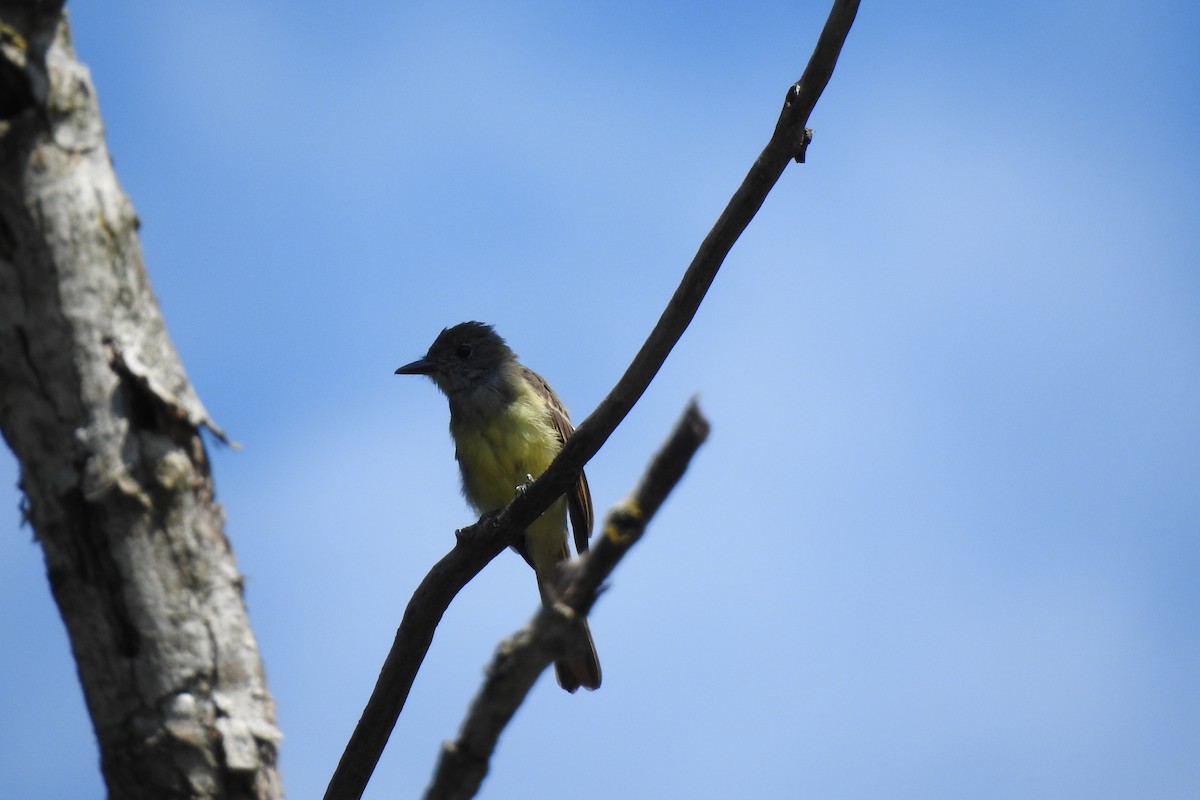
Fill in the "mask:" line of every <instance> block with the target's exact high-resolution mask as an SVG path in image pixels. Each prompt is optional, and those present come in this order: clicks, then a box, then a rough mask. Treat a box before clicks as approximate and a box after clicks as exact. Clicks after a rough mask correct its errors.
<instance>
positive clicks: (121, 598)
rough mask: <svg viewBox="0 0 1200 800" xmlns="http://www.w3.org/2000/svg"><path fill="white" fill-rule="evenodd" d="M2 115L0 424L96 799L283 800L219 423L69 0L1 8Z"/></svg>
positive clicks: (12, 1) (1, 4)
mask: <svg viewBox="0 0 1200 800" xmlns="http://www.w3.org/2000/svg"><path fill="white" fill-rule="evenodd" d="M0 116H2V117H4V118H5V120H4V121H0V431H2V432H3V435H4V438H5V439H6V440H7V442H8V444H9V446H10V447H11V448H12V449H13V451H14V452H15V453H16V456H17V458H18V460H19V462H20V465H21V488H22V490H23V492H24V495H25V502H24V509H23V510H24V513H25V516H26V519H27V520H28V522H29V524H30V525H31V526H32V527H33V530H34V532H35V534H36V537H37V540H38V541H39V542H40V544H41V546H42V549H43V552H44V554H45V560H46V569H47V573H48V576H49V580H50V586H51V589H52V591H53V594H54V598H55V601H56V602H57V604H58V608H59V610H60V612H61V614H62V617H63V621H64V622H65V624H66V627H67V631H68V634H69V637H70V641H71V647H72V651H73V653H74V656H75V660H76V664H77V667H78V670H79V677H80V681H81V683H82V686H83V691H84V696H85V699H86V702H87V707H88V710H89V713H90V714H91V718H92V722H93V725H94V727H95V732H96V737H97V739H98V741H99V745H100V755H101V765H102V769H103V772H104V778H105V781H106V783H107V786H108V789H109V796H110V797H112V798H143V797H145V798H233V797H238V798H243V797H244V798H275V797H280V796H281V795H282V789H281V784H280V781H279V776H278V771H277V768H276V750H277V745H278V741H279V732H278V729H277V728H276V725H275V708H274V703H273V700H272V698H271V696H270V694H269V692H268V690H267V686H266V681H265V678H264V675H263V669H262V664H261V661H260V659H259V655H258V650H257V646H256V644H255V641H254V637H253V634H252V632H251V629H250V625H249V621H248V619H247V616H246V610H245V606H244V603H243V600H242V581H241V576H240V575H239V574H238V571H237V568H236V565H235V563H234V558H233V553H232V550H231V548H230V545H229V542H228V540H227V539H226V538H225V533H224V518H223V512H222V510H221V507H220V506H219V505H218V504H217V503H216V502H215V499H214V493H213V479H212V474H211V471H210V465H209V461H208V455H207V452H206V449H205V445H204V442H203V440H202V438H201V429H203V428H208V429H209V430H210V431H211V432H213V433H214V434H215V435H216V436H217V437H219V438H223V434H221V432H220V430H219V429H218V428H217V427H216V425H215V424H213V422H212V420H211V419H209V416H208V413H207V412H206V411H205V409H204V407H203V405H202V404H201V403H200V400H199V398H198V397H197V396H196V393H195V391H194V390H193V388H192V386H191V384H190V383H189V382H188V379H187V376H186V374H185V373H184V370H183V367H182V365H181V363H180V361H179V357H178V355H177V353H176V352H175V348H174V346H173V345H172V343H171V341H170V339H169V338H168V336H167V331H166V327H165V325H164V323H163V319H162V316H161V314H160V312H159V310H158V305H157V302H156V301H155V298H154V295H153V293H152V291H151V289H150V284H149V281H148V279H147V276H146V273H145V269H144V267H143V264H142V257H141V250H140V246H139V243H138V238H137V233H136V231H137V225H138V221H137V217H136V215H135V214H134V211H133V208H132V206H131V204H130V202H129V199H128V198H127V197H126V196H125V194H124V193H123V192H122V191H121V189H120V187H119V185H118V184H117V180H116V176H115V175H114V174H113V171H112V166H111V163H110V160H109V156H108V151H107V149H106V147H105V143H104V138H103V126H102V123H101V120H100V116H99V109H98V106H97V103H96V95H95V91H94V89H93V86H92V83H91V79H90V76H89V74H88V71H87V68H86V67H84V66H83V65H82V64H80V63H79V61H78V60H76V58H75V53H74V50H73V48H72V46H71V42H70V35H69V31H68V28H67V23H66V18H65V16H64V15H63V13H62V10H61V2H55V1H52V2H47V0H24V2H17V1H16V0H0ZM0 691H15V688H14V687H8V688H7V689H4V690H0Z"/></svg>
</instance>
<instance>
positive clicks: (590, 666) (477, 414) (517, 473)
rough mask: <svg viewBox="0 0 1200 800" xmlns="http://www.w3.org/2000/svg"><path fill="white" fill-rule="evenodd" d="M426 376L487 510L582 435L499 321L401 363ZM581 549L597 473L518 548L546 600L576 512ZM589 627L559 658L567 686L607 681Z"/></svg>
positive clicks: (445, 338) (446, 335)
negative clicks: (445, 404) (443, 401)
mask: <svg viewBox="0 0 1200 800" xmlns="http://www.w3.org/2000/svg"><path fill="white" fill-rule="evenodd" d="M396 374H397V375H425V376H427V377H428V378H430V379H431V380H432V381H433V383H434V384H435V385H436V386H437V387H438V389H440V390H441V391H442V393H443V394H444V395H446V398H447V400H448V401H449V404H450V436H451V438H452V439H453V440H454V448H455V450H454V457H455V459H456V460H457V461H458V467H459V472H460V473H461V476H462V491H463V495H464V496H465V497H466V499H467V501H468V502H469V503H470V504H471V506H473V507H474V509H475V510H476V511H477V512H479V513H480V514H484V513H487V512H490V511H498V510H500V509H502V508H504V507H505V506H507V505H508V504H509V503H510V502H512V499H513V498H514V497H515V496H516V494H517V492H518V491H520V490H521V489H522V487H524V486H525V485H526V484H527V483H528V482H529V481H531V480H532V479H533V478H536V477H538V476H539V475H541V474H542V472H544V471H545V469H546V468H547V467H548V466H550V462H551V461H553V460H554V457H555V456H556V455H557V454H558V451H559V450H560V449H562V446H563V443H564V442H566V440H567V438H568V437H570V435H571V434H572V433H574V432H575V427H574V426H573V425H572V424H571V420H570V417H568V416H567V409H566V407H565V406H564V405H563V403H562V401H561V400H560V399H559V398H558V395H557V394H555V392H554V390H553V389H552V388H550V384H549V383H547V382H546V379H545V378H543V377H542V376H541V375H539V374H537V373H536V372H534V371H533V370H531V369H530V368H529V367H526V366H525V365H524V364H522V363H521V362H520V361H518V360H517V356H516V354H515V353H514V352H513V351H512V349H511V348H510V347H509V346H508V343H507V342H505V340H504V339H503V338H502V337H501V336H500V335H499V334H498V333H496V331H495V328H493V327H492V326H491V325H487V324H484V323H482V322H463V323H460V324H458V325H454V326H452V327H449V328H445V329H443V330H442V332H441V333H440V334H438V336H437V338H436V339H434V341H433V344H432V345H430V347H429V350H428V351H427V352H426V353H425V355H424V356H422V357H421V358H418V359H417V360H416V361H413V362H411V363H408V364H405V365H404V366H402V367H400V368H399V369H397V370H396ZM568 513H569V516H570V519H571V529H572V531H573V533H574V542H575V550H576V552H577V553H579V554H583V553H584V552H586V551H587V548H588V538H589V537H590V536H591V532H592V522H593V511H592V496H591V491H590V490H589V488H588V482H587V477H586V476H585V475H584V474H583V472H582V471H581V472H580V473H579V479H578V480H577V481H576V482H575V484H574V485H573V486H572V487H571V489H570V490H569V491H568V492H567V494H566V495H565V496H564V497H560V498H559V499H558V500H556V501H555V502H554V504H553V505H551V506H550V508H549V509H548V510H547V511H546V512H545V513H543V514H542V515H541V516H540V517H539V518H538V519H536V520H534V521H533V522H532V523H531V524H530V525H529V527H528V528H526V529H525V533H524V536H523V537H522V538H521V539H520V540H518V542H517V544H515V545H513V549H514V550H516V551H517V552H518V553H520V554H521V556H522V557H524V559H525V560H526V562H528V563H529V565H530V566H531V567H533V570H534V573H535V575H536V576H537V584H538V591H539V594H540V596H541V599H542V602H543V603H545V604H547V605H550V604H552V603H553V602H554V599H555V588H554V587H555V574H554V573H555V568H556V567H557V566H558V564H559V563H560V562H562V561H565V560H566V559H568V558H570V552H569V549H568V546H567V517H568ZM581 622H582V625H581V626H580V628H581V630H582V632H583V636H584V637H585V639H586V641H585V642H582V643H580V644H582V645H585V646H581V647H577V648H574V651H573V652H574V654H573V655H572V656H571V657H568V658H563V659H560V660H558V661H556V662H555V664H554V672H555V677H556V678H557V679H558V684H559V685H560V686H561V687H562V688H563V689H565V690H566V691H568V692H571V693H574V692H575V691H577V690H578V689H579V687H580V686H582V687H584V688H586V689H589V690H594V689H598V688H599V687H600V677H601V675H600V660H599V658H598V657H597V655H596V645H595V643H594V642H593V640H592V634H591V630H590V628H589V627H588V624H587V619H586V618H581Z"/></svg>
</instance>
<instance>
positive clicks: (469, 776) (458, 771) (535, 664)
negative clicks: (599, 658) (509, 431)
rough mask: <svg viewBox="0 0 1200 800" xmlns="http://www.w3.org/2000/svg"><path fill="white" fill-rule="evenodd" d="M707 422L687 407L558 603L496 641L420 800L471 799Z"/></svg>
mask: <svg viewBox="0 0 1200 800" xmlns="http://www.w3.org/2000/svg"><path fill="white" fill-rule="evenodd" d="M708 430H709V425H708V420H706V419H705V418H704V415H703V414H701V413H700V410H699V409H698V408H697V407H696V404H695V402H694V401H693V402H692V403H689V404H688V407H687V409H686V410H685V411H684V413H683V416H682V417H681V418H680V420H679V423H678V424H677V425H676V427H675V430H674V431H673V432H672V433H671V436H670V438H669V439H668V440H667V442H666V444H664V446H663V448H662V449H661V450H660V451H659V452H658V453H657V454H656V455H655V456H654V459H653V460H652V461H651V462H650V466H649V468H648V469H647V470H646V474H645V476H643V478H642V480H641V482H640V483H639V484H638V486H637V488H636V489H634V491H633V493H632V494H631V495H630V496H629V497H627V498H626V499H625V500H623V501H621V503H619V504H618V505H616V506H615V507H614V508H613V509H612V510H610V511H609V512H608V518H607V519H606V520H605V523H604V528H603V532H602V535H601V536H600V537H599V539H598V540H597V541H596V544H595V545H594V546H593V547H592V549H591V550H589V551H588V552H586V553H585V554H584V555H582V556H580V557H579V558H576V559H573V560H572V561H570V562H568V564H567V565H565V567H564V580H563V581H562V582H561V589H562V598H563V599H562V602H561V603H559V604H556V605H555V606H554V607H553V608H548V607H545V606H543V607H542V608H541V609H540V610H539V611H538V613H537V614H536V615H535V616H534V618H533V619H532V620H531V621H530V622H529V624H528V625H526V626H525V627H524V628H522V629H521V630H520V631H517V633H515V634H513V635H512V636H511V637H510V638H508V639H506V640H505V641H504V642H501V644H500V647H499V648H498V649H497V651H496V656H495V658H494V659H493V660H492V663H491V665H490V666H489V667H488V670H487V679H486V681H485V682H484V684H483V687H482V688H481V689H480V691H479V694H478V695H476V697H475V699H474V701H472V703H471V708H470V711H469V712H468V714H467V718H466V720H464V722H463V725H462V729H461V730H460V731H459V734H458V739H457V740H455V741H453V742H446V743H445V744H443V745H442V754H441V758H440V759H439V761H438V766H437V769H436V770H435V771H434V778H433V782H432V783H431V784H430V786H429V788H428V789H427V790H426V792H425V798H426V800H464V798H469V797H474V796H475V793H476V792H477V791H478V790H479V786H480V785H481V784H482V783H483V779H484V777H485V776H486V775H487V770H488V762H489V761H490V760H491V756H492V753H493V752H494V751H495V748H496V742H497V741H498V740H499V738H500V733H501V732H502V731H503V730H504V728H505V727H506V726H507V725H508V722H509V720H511V719H512V717H513V714H515V713H516V710H517V708H518V707H519V706H520V705H521V703H522V702H524V700H525V696H526V695H527V694H528V693H529V690H530V689H531V688H533V684H534V682H535V681H536V680H537V678H538V676H539V675H540V674H541V673H542V672H543V670H545V669H546V667H547V666H548V665H549V664H550V663H551V662H552V661H554V659H555V658H561V657H562V656H563V655H564V654H565V651H566V649H567V648H569V647H570V646H571V645H572V643H578V642H579V641H580V637H579V635H578V631H576V630H575V628H576V626H577V625H578V620H579V619H581V618H582V617H583V616H585V615H586V614H587V612H588V610H589V609H590V608H591V607H592V604H593V603H595V601H596V597H597V595H598V593H599V591H600V586H601V584H603V582H604V581H605V580H606V579H607V578H608V576H609V575H610V574H611V573H612V571H613V569H615V568H616V566H617V563H618V562H619V561H620V560H621V558H622V557H623V556H624V555H625V554H626V553H627V552H629V548H631V547H632V546H633V545H635V544H636V543H637V542H638V541H639V540H640V539H641V537H642V534H643V533H644V532H645V530H646V526H647V525H648V524H649V523H650V520H651V519H652V518H653V517H654V514H655V513H656V512H657V511H658V508H659V506H661V505H662V502H663V500H665V499H666V497H667V495H668V494H670V492H671V490H672V489H674V488H675V486H676V484H678V483H679V479H680V478H682V477H683V473H684V471H685V470H686V469H687V466H688V463H689V462H690V461H691V458H692V456H693V455H695V453H696V451H697V450H698V449H699V448H700V445H701V444H703V443H704V440H705V439H706V438H707V437H708Z"/></svg>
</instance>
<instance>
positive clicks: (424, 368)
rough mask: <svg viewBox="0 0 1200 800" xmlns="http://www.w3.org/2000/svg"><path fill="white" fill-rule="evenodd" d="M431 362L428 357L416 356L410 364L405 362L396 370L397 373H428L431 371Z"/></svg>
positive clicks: (432, 367)
mask: <svg viewBox="0 0 1200 800" xmlns="http://www.w3.org/2000/svg"><path fill="white" fill-rule="evenodd" d="M433 369H434V366H433V362H432V361H430V360H429V359H428V358H418V359H417V360H416V361H414V362H412V363H411V364H405V365H404V366H403V367H401V368H400V369H398V370H396V374H397V375H428V374H430V373H431V372H433Z"/></svg>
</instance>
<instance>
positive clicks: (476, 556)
mask: <svg viewBox="0 0 1200 800" xmlns="http://www.w3.org/2000/svg"><path fill="white" fill-rule="evenodd" d="M857 11H858V2H857V0H836V2H835V3H834V6H833V10H832V11H831V12H830V15H829V19H828V20H827V21H826V23H825V28H824V29H823V30H822V32H821V37H820V39H819V40H818V42H817V46H816V49H815V50H814V52H813V55H812V58H810V59H809V62H808V66H807V67H806V68H805V70H804V75H803V76H802V77H801V78H800V80H799V81H797V82H796V83H795V84H793V85H792V86H791V87H790V88H789V89H788V92H787V96H786V98H785V100H784V105H783V110H782V112H781V113H780V116H779V121H778V123H777V124H776V126H775V132H774V134H773V135H772V136H771V139H770V141H769V142H768V143H767V146H766V147H765V148H764V149H763V151H762V153H761V154H760V155H759V157H758V159H757V160H756V161H755V162H754V165H753V166H752V167H751V168H750V171H749V173H747V175H746V177H745V179H743V181H742V184H741V186H739V187H738V190H737V191H736V192H735V193H734V195H733V197H732V198H731V199H730V201H729V204H728V205H727V206H726V207H725V210H724V211H723V212H722V213H721V216H720V217H719V218H718V219H717V222H716V224H715V225H714V226H713V228H712V230H711V231H709V233H708V235H707V236H706V237H705V238H704V241H703V242H702V243H701V245H700V249H699V250H698V251H697V252H696V255H695V257H694V258H693V259H692V263H691V265H690V266H689V267H688V269H687V271H686V272H685V273H684V276H683V279H682V281H681V282H680V284H679V287H678V288H677V289H676V290H675V294H674V295H673V296H672V297H671V300H670V302H669V303H668V304H667V307H666V309H665V310H664V311H663V313H662V316H661V317H660V318H659V320H658V323H657V324H656V325H655V326H654V330H653V331H652V332H651V333H650V336H649V338H647V340H646V342H645V344H643V345H642V348H641V349H640V350H639V351H638V353H637V355H636V356H635V357H634V359H633V361H632V362H631V363H630V365H629V367H628V369H626V370H625V374H624V375H622V376H621V379H620V380H619V381H618V382H617V384H616V385H615V386H614V387H613V389H612V391H610V392H609V393H608V396H607V397H605V398H604V400H603V401H601V403H600V405H598V406H597V407H596V410H595V411H593V412H592V413H591V414H590V415H589V416H588V417H587V419H585V420H584V421H583V422H582V423H581V424H580V425H579V427H578V428H577V429H576V430H575V433H574V435H573V436H571V438H570V439H569V440H567V443H566V444H565V445H564V446H563V449H562V450H561V451H560V452H559V454H558V456H557V457H556V458H555V459H554V462H553V463H552V464H551V465H550V467H549V468H548V469H547V470H546V471H545V472H544V473H542V475H541V477H539V478H538V479H537V480H536V481H534V482H533V484H532V485H530V487H529V488H528V490H527V491H525V492H524V493H522V494H520V495H518V496H517V497H516V499H514V500H513V502H512V503H510V504H509V505H508V507H507V508H505V509H504V510H502V511H501V512H500V513H499V514H497V515H495V516H486V515H485V516H484V517H483V518H481V519H480V520H479V521H478V522H477V523H475V524H474V525H472V526H471V527H469V528H464V529H463V530H462V531H460V532H459V537H458V541H457V543H456V544H455V546H454V549H453V550H452V551H451V552H450V553H448V554H447V555H446V556H445V557H444V558H443V559H442V560H441V561H439V562H438V563H437V565H435V566H434V568H433V570H432V571H430V573H429V575H427V576H426V577H425V579H424V580H423V581H422V582H421V585H420V586H419V587H418V588H417V591H416V593H415V594H414V595H413V598H412V600H411V601H410V602H409V606H408V608H407V609H406V610H405V613H404V619H403V620H402V621H401V624H400V628H399V629H398V630H397V632H396V639H395V642H394V643H393V645H392V651H391V652H390V653H389V654H388V657H387V660H386V661H385V662H384V665H383V669H382V670H381V671H380V674H379V678H378V680H377V681H376V684H375V689H374V691H373V692H372V694H371V698H370V699H369V700H368V701H367V706H366V708H365V709H364V711H363V715H362V717H361V718H360V719H359V722H358V725H357V726H356V727H355V730H354V734H353V735H352V736H351V738H350V741H349V743H348V744H347V745H346V750H345V752H343V754H342V758H341V761H339V763H338V766H337V769H336V770H335V771H334V774H333V777H332V778H331V779H330V782H329V786H328V788H327V789H326V791H325V800H357V798H359V797H361V796H362V793H363V791H364V790H365V789H366V785H367V780H368V779H369V778H370V776H371V773H372V772H373V771H374V769H375V765H376V763H378V761H379V757H380V756H381V755H382V754H383V748H384V745H386V744H387V740H388V737H389V736H390V735H391V732H392V728H393V727H394V726H395V724H396V720H397V719H399V717H400V711H401V710H402V709H403V707H404V703H405V701H406V699H407V698H408V692H409V689H410V688H411V687H412V683H413V680H414V678H415V677H416V670H417V669H418V668H419V667H420V664H421V661H422V660H423V659H424V657H425V653H426V652H427V651H428V649H429V644H430V642H432V640H433V631H434V629H435V628H436V627H437V624H438V622H439V621H440V620H441V618H442V614H443V613H444V612H445V610H446V608H447V607H448V606H449V604H450V601H451V600H453V598H454V596H455V595H456V594H457V593H458V591H459V590H460V589H461V588H462V587H463V586H465V585H466V584H467V583H468V582H469V581H470V580H471V579H472V578H474V577H475V575H477V574H478V573H479V571H480V570H482V569H483V567H484V566H486V565H487V563H488V562H489V561H491V560H492V559H493V558H495V557H496V556H497V555H499V554H500V552H501V551H502V550H504V548H505V547H507V546H508V545H509V544H510V543H512V542H513V541H515V540H516V538H517V537H518V536H520V535H521V532H522V531H524V530H525V528H526V527H528V526H529V524H530V523H531V522H533V521H534V520H535V519H537V518H538V517H539V516H540V515H541V514H542V512H543V511H545V510H546V509H547V508H549V507H550V505H551V504H552V503H553V502H554V501H555V500H556V499H558V498H559V497H561V496H562V495H563V494H564V493H565V492H566V491H567V490H568V488H569V487H570V485H571V483H573V482H574V481H575V479H576V477H577V476H578V475H579V472H580V471H581V470H582V469H583V467H584V465H585V464H586V463H587V462H588V461H589V460H590V459H591V458H592V456H594V455H595V454H596V452H597V451H598V450H599V449H600V447H601V446H603V444H604V443H605V442H606V441H607V440H608V437H609V436H611V435H612V432H613V431H614V430H615V429H616V427H617V425H619V424H620V423H621V421H622V420H624V419H625V417H626V415H627V414H628V413H629V411H630V410H631V409H632V408H633V405H634V403H636V402H637V401H638V399H640V398H641V396H642V394H643V393H644V392H645V391H646V388H647V387H648V386H649V385H650V381H651V380H653V378H654V376H655V375H656V374H658V370H659V369H660V368H661V367H662V365H663V363H664V362H665V361H666V358H667V355H668V354H669V353H670V352H671V350H672V348H674V346H675V343H676V342H678V341H679V338H680V337H681V336H682V335H683V332H684V331H685V330H686V329H687V326H688V325H689V324H690V323H691V321H692V318H693V317H694V316H695V315H696V311H697V309H698V308H699V307H700V302H701V301H702V300H703V299H704V295H705V293H707V291H708V287H709V286H711V285H712V282H713V279H714V278H715V277H716V274H717V270H719V269H720V267H721V264H722V263H723V262H724V260H725V256H726V255H728V253H729V250H730V249H731V248H732V247H733V244H734V242H736V241H737V239H738V237H739V236H741V234H742V231H744V230H745V229H746V226H748V225H749V224H750V220H752V219H753V218H754V215H755V214H756V213H757V212H758V209H759V208H760V207H762V204H763V201H764V200H765V199H766V197H767V194H768V193H769V192H770V191H771V189H772V188H773V187H774V186H775V183H776V182H777V181H778V180H779V176H780V175H781V174H782V173H783V170H784V169H785V168H786V167H787V165H788V162H789V161H791V160H797V161H803V158H804V152H805V148H806V147H807V144H808V139H809V136H808V133H807V131H806V129H805V124H806V123H807V122H808V116H809V114H810V113H811V112H812V109H813V107H814V106H815V105H816V102H817V99H818V98H819V97H820V95H821V93H822V91H824V89H825V85H826V84H827V83H828V82H829V76H830V75H831V74H832V73H833V68H834V65H835V64H836V63H837V57H838V54H839V53H840V52H841V48H842V43H843V42H844V41H845V39H846V35H847V34H848V33H849V31H850V25H851V23H853V21H854V16H855V14H856V13H857Z"/></svg>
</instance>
